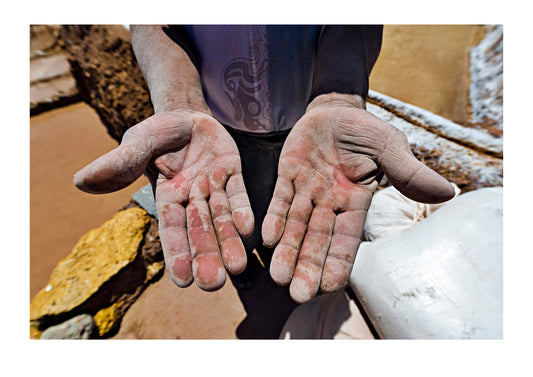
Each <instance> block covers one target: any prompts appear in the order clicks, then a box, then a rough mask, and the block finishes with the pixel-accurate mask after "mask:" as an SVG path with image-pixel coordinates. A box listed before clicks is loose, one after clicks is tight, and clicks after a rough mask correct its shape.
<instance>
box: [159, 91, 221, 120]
mask: <svg viewBox="0 0 533 377" xmlns="http://www.w3.org/2000/svg"><path fill="white" fill-rule="evenodd" d="M151 99H152V104H153V105H154V112H155V113H156V114H157V113H161V112H167V111H184V112H189V113H195V112H200V113H204V114H207V115H209V116H212V113H211V110H210V109H209V107H208V106H207V103H206V102H205V100H204V99H203V95H202V93H199V94H196V95H195V94H194V93H191V95H183V94H182V95H177V93H173V94H163V93H161V94H156V93H153V92H152V93H151Z"/></svg>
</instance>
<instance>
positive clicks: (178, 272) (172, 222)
mask: <svg viewBox="0 0 533 377" xmlns="http://www.w3.org/2000/svg"><path fill="white" fill-rule="evenodd" d="M157 213H158V216H159V238H160V240H161V247H162V248H163V255H164V257H165V264H166V266H167V270H168V272H169V273H170V277H171V278H172V280H173V281H174V283H176V285H178V286H180V287H187V286H189V285H190V284H191V283H192V282H193V273H192V260H191V254H190V251H189V241H188V236H187V220H186V212H185V208H183V206H182V205H180V204H177V203H158V204H157Z"/></svg>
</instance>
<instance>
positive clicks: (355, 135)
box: [262, 106, 454, 302]
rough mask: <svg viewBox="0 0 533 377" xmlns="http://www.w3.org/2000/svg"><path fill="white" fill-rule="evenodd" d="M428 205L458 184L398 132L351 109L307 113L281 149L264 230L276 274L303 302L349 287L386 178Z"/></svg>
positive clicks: (318, 109)
mask: <svg viewBox="0 0 533 377" xmlns="http://www.w3.org/2000/svg"><path fill="white" fill-rule="evenodd" d="M383 173H384V174H385V175H387V177H388V179H389V181H390V182H391V183H392V184H393V185H394V186H395V187H396V188H398V189H399V190H400V191H401V192H402V193H403V194H405V195H406V196H408V197H410V198H411V199H414V200H417V201H422V202H441V201H445V200H448V199H450V198H451V197H452V196H453V193H454V191H453V188H452V186H451V185H450V184H449V183H448V182H447V181H446V180H445V179H444V178H442V177H441V176H439V175H438V174H437V173H435V172H434V171H432V170H431V169H429V168H428V167H426V166H425V165H424V164H422V163H421V162H419V161H418V160H417V159H416V158H415V157H414V156H413V155H412V153H411V151H410V149H409V144H408V142H407V139H406V137H405V136H404V135H403V133H401V132H400V131H399V130H397V129H395V128H394V127H392V126H390V125H389V124H387V123H386V122H383V121H381V120H380V119H379V118H377V117H375V116H373V115H372V114H370V113H369V112H367V111H365V110H361V109H357V108H354V107H347V106H344V107H343V106H323V107H316V108H314V109H312V110H310V111H308V112H307V113H306V114H305V115H304V116H303V117H302V118H301V119H300V120H299V121H298V123H297V124H296V125H295V126H294V128H293V129H292V131H291V132H290V134H289V136H288V137H287V140H286V142H285V144H284V146H283V149H282V152H281V156H280V162H279V170H278V179H277V182H276V187H275V190H274V195H273V198H272V201H271V204H270V206H269V209H268V213H267V215H266V217H265V220H264V222H263V226H262V234H263V241H264V243H265V245H266V246H270V247H274V246H276V248H275V250H274V255H273V258H272V262H271V266H270V273H271V276H272V278H273V279H274V281H276V282H277V283H278V284H281V285H288V284H290V293H291V296H292V298H293V299H294V300H295V301H297V302H306V301H309V300H310V299H312V298H313V297H314V296H315V295H316V293H317V292H318V290H319V289H321V290H322V291H324V292H332V291H335V290H338V289H341V288H342V287H344V286H345V284H346V282H347V281H348V277H349V275H350V272H351V270H352V267H353V263H354V260H355V256H356V252H357V249H358V247H359V243H360V237H361V234H362V230H363V225H364V222H365V218H366V212H367V209H368V207H369V206H370V202H371V199H372V195H373V193H374V191H375V190H376V189H377V187H378V183H379V178H380V177H381V176H382V174H383Z"/></svg>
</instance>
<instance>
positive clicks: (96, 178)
mask: <svg viewBox="0 0 533 377" xmlns="http://www.w3.org/2000/svg"><path fill="white" fill-rule="evenodd" d="M143 144H144V145H143ZM151 157H152V153H151V151H150V150H149V148H148V145H147V144H146V143H142V142H137V143H133V144H124V143H123V144H121V145H120V146H118V147H117V148H115V149H113V150H112V151H110V152H108V153H106V154H104V155H103V156H100V157H99V158H98V159H96V160H94V161H93V162H91V163H90V164H89V165H87V166H85V167H84V168H83V169H81V170H80V171H78V172H77V173H76V174H74V178H73V181H74V185H75V186H76V187H77V188H79V189H80V190H82V191H85V192H88V193H91V194H105V193H109V192H113V191H117V190H120V189H122V188H124V187H126V186H128V185H130V184H131V183H133V182H135V180H136V179H137V178H139V177H140V176H141V175H142V174H143V173H144V171H145V169H146V167H147V165H148V162H149V161H150V159H151Z"/></svg>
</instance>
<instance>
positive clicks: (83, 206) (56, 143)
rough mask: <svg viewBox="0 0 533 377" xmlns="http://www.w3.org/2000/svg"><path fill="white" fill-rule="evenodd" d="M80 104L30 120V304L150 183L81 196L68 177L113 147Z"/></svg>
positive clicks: (94, 117) (92, 114) (142, 180)
mask: <svg viewBox="0 0 533 377" xmlns="http://www.w3.org/2000/svg"><path fill="white" fill-rule="evenodd" d="M116 146H117V143H116V142H115V141H113V140H112V139H111V138H110V137H109V136H108V135H107V132H106V130H105V128H104V127H103V126H102V124H101V123H100V120H99V119H98V116H97V115H96V113H95V111H94V110H93V109H91V108H90V107H89V106H87V105H86V104H84V103H78V104H74V105H70V106H67V107H63V108H60V109H56V110H52V111H48V112H46V113H43V114H40V115H36V116H33V117H31V119H30V250H31V252H30V299H31V298H33V297H34V296H35V294H36V293H37V292H38V291H39V290H40V289H41V288H42V287H43V286H44V285H45V284H46V283H47V281H48V277H49V275H50V273H51V272H52V270H53V268H54V267H55V265H56V264H57V262H59V260H61V259H62V258H64V257H66V256H67V255H68V254H69V253H70V251H71V250H72V248H73V247H74V245H75V244H76V242H77V241H78V240H79V239H80V238H81V236H83V235H84V234H85V233H86V232H88V231H89V230H91V229H94V228H98V227H100V226H101V225H102V224H103V223H104V222H105V221H107V220H109V219H110V218H111V217H113V215H114V214H115V213H116V212H117V210H119V209H120V208H122V207H123V206H124V205H126V204H127V203H128V202H129V200H130V198H131V195H132V194H133V193H134V192H135V191H137V190H138V189H139V188H141V187H142V186H144V185H146V184H147V183H148V180H147V179H146V178H144V177H142V178H140V179H139V180H138V181H137V182H135V183H134V184H133V185H132V186H130V187H128V188H126V189H124V190H122V191H119V192H116V193H111V194H105V195H90V194H86V193H84V192H81V191H79V190H78V189H77V188H76V187H75V186H74V185H73V183H72V176H73V175H74V173H75V172H76V171H77V170H79V169H81V168H82V167H83V166H84V165H85V164H87V163H89V162H91V161H92V160H93V159H95V158H97V157H98V156H100V155H101V154H103V153H105V152H107V151H109V150H111V149H112V148H114V147H116Z"/></svg>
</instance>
